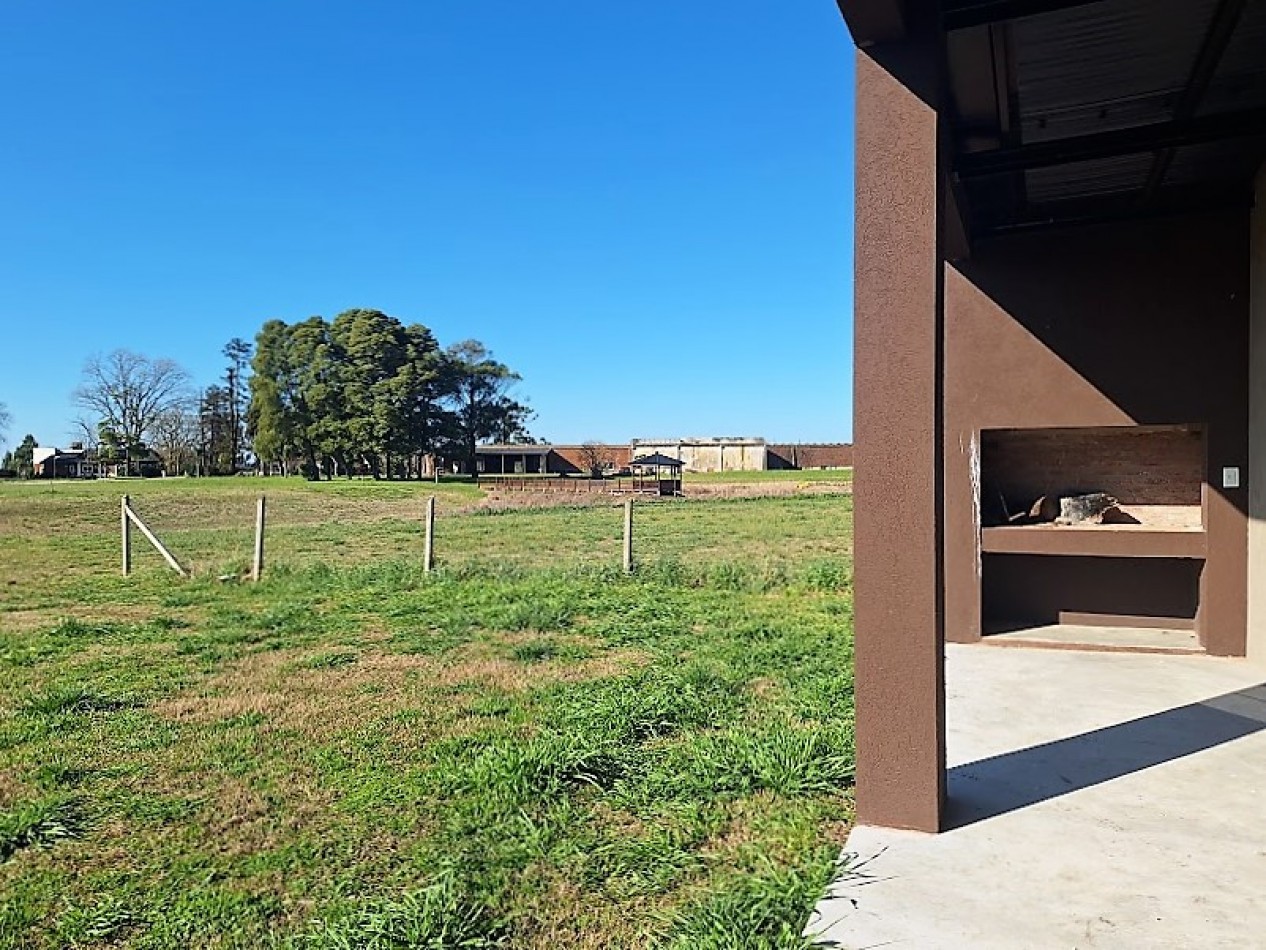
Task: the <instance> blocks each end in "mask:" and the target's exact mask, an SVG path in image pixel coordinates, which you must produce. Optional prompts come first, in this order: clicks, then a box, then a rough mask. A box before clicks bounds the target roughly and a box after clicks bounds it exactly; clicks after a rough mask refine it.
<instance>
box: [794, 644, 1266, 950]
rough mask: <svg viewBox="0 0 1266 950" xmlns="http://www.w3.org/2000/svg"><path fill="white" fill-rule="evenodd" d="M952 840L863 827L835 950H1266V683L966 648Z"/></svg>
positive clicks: (954, 735)
mask: <svg viewBox="0 0 1266 950" xmlns="http://www.w3.org/2000/svg"><path fill="white" fill-rule="evenodd" d="M946 676H947V680H948V688H947V693H948V696H947V698H948V736H947V739H948V761H949V765H950V769H949V775H948V785H949V800H950V808H949V811H948V813H947V818H946V826H945V827H946V830H945V831H944V832H943V833H942V834H939V835H927V834H921V833H919V832H913V831H901V830H895V829H890V828H877V827H859V828H856V829H854V831H853V833H852V835H851V836H850V838H849V842H848V848H847V850H848V852H849V856H848V859H849V865H848V867H847V868H846V870H845V872H844V873H843V874H842V876H841V877H840V879H839V880H838V881H837V882H836V883H835V885H834V886H833V887H832V888H831V890H830V893H829V894H828V896H827V897H826V899H824V900H823V901H822V902H821V903H820V904H819V905H818V908H817V911H816V912H815V914H814V916H813V919H812V920H811V921H810V923H809V927H808V930H809V932H810V933H813V934H815V935H816V937H817V940H818V942H819V945H821V946H824V947H842V948H850V950H851V948H860V947H894V948H898V947H900V948H919V950H960V948H961V950H1015V948H1017V947H1025V948H1032V950H1044V948H1048V947H1049V948H1052V950H1068V948H1071V947H1081V948H1091V947H1105V948H1106V947H1112V948H1115V947H1131V948H1132V947H1146V948H1149V950H1158V948H1173V950H1188V948H1192V947H1248V946H1256V945H1259V944H1260V941H1261V936H1262V934H1266V890H1264V889H1263V886H1262V885H1263V881H1266V858H1264V857H1263V856H1262V851H1263V843H1264V841H1263V834H1262V830H1261V829H1262V825H1263V821H1264V820H1266V805H1264V804H1263V802H1266V672H1263V671H1262V670H1260V669H1253V668H1252V667H1251V666H1250V665H1249V664H1246V663H1244V662H1242V661H1236V660H1228V659H1221V658H1214V657H1208V656H1166V655H1157V654H1139V653H1113V654H1102V653H1098V654H1097V653H1088V652H1082V651H1073V650H1064V651H1058V652H1051V651H1045V650H1015V649H1008V650H998V649H990V648H988V647H980V646H968V645H959V644H951V645H950V647H949V652H948V657H947V661H946Z"/></svg>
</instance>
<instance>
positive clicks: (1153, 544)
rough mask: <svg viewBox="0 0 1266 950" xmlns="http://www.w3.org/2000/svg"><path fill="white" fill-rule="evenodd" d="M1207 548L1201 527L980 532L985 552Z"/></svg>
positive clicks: (1197, 554) (1116, 553)
mask: <svg viewBox="0 0 1266 950" xmlns="http://www.w3.org/2000/svg"><path fill="white" fill-rule="evenodd" d="M1206 549H1207V543H1206V538H1205V532H1204V530H1203V529H1201V528H1187V527H1184V528H1176V527H1165V528H1158V527H1153V526H1149V525H1135V524H1131V525H1106V524H1104V525H1086V526H1078V527H1072V526H1061V525H1050V524H1041V525H1005V526H1001V527H994V528H984V529H983V530H982V531H981V532H980V550H981V552H982V553H984V554H1052V555H1066V556H1081V557H1171V558H1194V559H1203V558H1204V556H1205V551H1206Z"/></svg>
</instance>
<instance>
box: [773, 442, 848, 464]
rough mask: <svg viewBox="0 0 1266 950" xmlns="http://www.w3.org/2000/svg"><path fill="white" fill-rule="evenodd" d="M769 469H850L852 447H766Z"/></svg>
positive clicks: (831, 444) (835, 444) (842, 444)
mask: <svg viewBox="0 0 1266 950" xmlns="http://www.w3.org/2000/svg"><path fill="white" fill-rule="evenodd" d="M766 449H767V451H768V456H767V463H766V464H767V465H768V467H769V468H852V466H853V446H852V445H850V444H848V443H846V442H826V443H784V444H781V445H769V446H766Z"/></svg>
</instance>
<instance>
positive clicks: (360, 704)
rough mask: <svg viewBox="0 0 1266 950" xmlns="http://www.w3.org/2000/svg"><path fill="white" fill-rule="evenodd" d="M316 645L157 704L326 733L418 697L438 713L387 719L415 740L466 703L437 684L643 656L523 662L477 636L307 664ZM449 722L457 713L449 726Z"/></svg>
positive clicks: (195, 715)
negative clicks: (419, 652)
mask: <svg viewBox="0 0 1266 950" xmlns="http://www.w3.org/2000/svg"><path fill="white" fill-rule="evenodd" d="M319 655H320V654H319V653H314V652H312V651H310V650H302V651H300V650H279V651H276V652H274V653H268V654H264V655H259V656H251V657H247V658H245V659H243V660H240V661H238V662H237V663H234V664H232V665H231V666H230V667H228V668H227V669H226V670H224V671H223V672H221V673H219V674H217V675H215V676H212V677H211V678H209V679H208V680H205V681H204V682H203V683H201V684H200V685H199V686H198V687H197V688H195V689H193V690H187V691H185V692H183V693H180V694H178V695H176V696H173V697H171V698H168V699H164V700H162V701H160V702H158V703H156V704H155V705H154V706H153V709H154V711H155V712H156V713H158V715H160V716H165V717H167V718H169V719H173V720H175V721H177V722H198V723H208V722H217V721H222V720H225V719H231V718H234V717H237V716H242V715H246V714H258V715H260V716H263V717H264V718H265V720H266V723H265V725H264V726H263V728H270V727H272V728H278V727H279V728H285V729H291V730H295V731H297V732H299V733H301V734H302V735H305V736H308V737H311V738H314V739H324V738H330V737H333V736H336V735H338V734H340V733H343V732H345V731H348V730H350V729H354V728H357V727H360V726H363V725H364V723H365V722H366V721H367V720H370V719H374V718H378V717H387V716H390V715H392V714H393V713H397V712H401V711H404V710H407V709H416V708H419V707H422V708H428V707H429V709H430V710H431V711H433V712H434V713H435V715H434V717H433V718H432V717H428V719H429V720H430V721H429V722H428V721H427V720H419V721H410V722H408V723H400V724H399V725H398V727H396V726H392V725H388V726H387V729H388V732H389V733H393V734H394V733H396V732H398V733H399V735H398V736H397V738H399V739H400V740H401V741H403V742H405V743H406V744H407V745H416V744H417V743H418V742H419V741H421V740H424V739H425V738H426V731H427V729H428V726H429V727H430V728H431V729H432V730H434V729H436V728H438V727H439V725H440V724H444V723H445V722H446V720H451V719H452V718H453V714H455V713H457V712H458V711H459V709H458V707H457V706H456V704H454V703H453V701H452V700H451V698H449V697H445V696H442V695H439V694H437V692H436V689H435V688H436V687H443V688H451V687H454V686H468V685H479V686H488V687H492V688H495V689H499V690H503V691H506V692H522V691H524V690H527V689H530V688H532V687H534V686H538V685H541V684H545V683H571V682H578V681H582V680H589V679H596V678H599V677H604V676H611V675H614V674H616V673H619V672H622V671H624V670H627V669H629V668H630V667H631V666H635V665H639V664H640V663H642V662H644V659H645V658H644V657H643V656H642V655H641V654H640V653H638V652H636V651H633V650H617V651H612V652H609V653H605V654H602V655H600V656H596V657H591V658H588V659H582V660H562V659H560V660H547V661H544V662H540V663H524V662H520V661H517V660H512V659H507V658H504V657H499V656H496V655H494V654H493V646H492V645H491V644H488V643H476V644H470V645H469V646H467V647H465V648H463V649H461V650H457V651H454V652H453V653H450V654H449V655H447V656H446V657H444V658H436V657H430V656H416V655H411V654H399V653H377V652H366V653H362V654H361V655H360V657H359V658H358V659H357V661H356V662H355V663H350V664H347V665H345V666H336V667H332V668H319V669H307V668H305V667H303V665H302V664H303V662H304V661H305V660H309V659H311V658H312V657H314V656H319ZM444 728H445V732H446V733H450V732H451V731H452V723H451V721H449V722H447V724H446V725H445V726H444Z"/></svg>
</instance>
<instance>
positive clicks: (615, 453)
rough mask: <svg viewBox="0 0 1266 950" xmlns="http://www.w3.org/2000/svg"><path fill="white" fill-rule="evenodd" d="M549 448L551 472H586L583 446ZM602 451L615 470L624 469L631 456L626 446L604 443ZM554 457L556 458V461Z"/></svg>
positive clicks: (554, 446) (586, 465)
mask: <svg viewBox="0 0 1266 950" xmlns="http://www.w3.org/2000/svg"><path fill="white" fill-rule="evenodd" d="M550 448H551V449H553V452H552V454H551V456H550V471H551V472H559V473H562V474H571V473H573V472H582V473H583V472H587V471H588V464H587V463H586V462H585V458H584V450H585V447H584V446H583V445H553V446H550ZM602 450H603V452H604V453H605V454H606V456H607V458H609V459H611V462H612V464H613V465H614V466H615V467H616V468H625V467H626V466H627V465H628V464H629V459H630V457H631V456H630V455H629V447H628V446H627V445H607V444H605V443H604V444H603V446H602ZM554 456H557V459H556V458H554ZM559 463H561V464H559Z"/></svg>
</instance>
